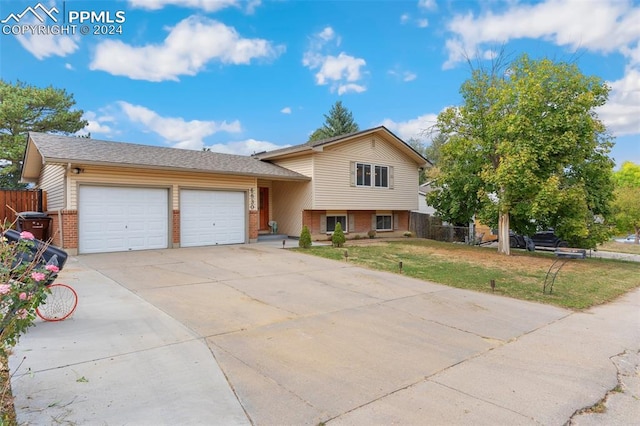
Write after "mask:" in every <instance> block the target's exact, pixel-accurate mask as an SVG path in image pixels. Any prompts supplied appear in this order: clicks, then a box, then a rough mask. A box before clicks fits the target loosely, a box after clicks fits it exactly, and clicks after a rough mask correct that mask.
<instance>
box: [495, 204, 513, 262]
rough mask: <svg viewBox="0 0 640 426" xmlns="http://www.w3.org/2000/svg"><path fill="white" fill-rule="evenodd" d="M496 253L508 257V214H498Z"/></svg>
mask: <svg viewBox="0 0 640 426" xmlns="http://www.w3.org/2000/svg"><path fill="white" fill-rule="evenodd" d="M498 253H502V254H505V255H507V256H509V255H510V254H511V244H510V241H509V213H508V212H507V213H502V212H500V216H498Z"/></svg>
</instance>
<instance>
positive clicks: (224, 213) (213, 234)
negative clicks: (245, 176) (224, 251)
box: [180, 190, 246, 247]
mask: <svg viewBox="0 0 640 426" xmlns="http://www.w3.org/2000/svg"><path fill="white" fill-rule="evenodd" d="M245 218H246V210H245V194H244V192H231V191H207V190H182V191H180V245H181V246H183V247H193V246H204V245H216V244H238V243H244V242H245V236H246V219H245Z"/></svg>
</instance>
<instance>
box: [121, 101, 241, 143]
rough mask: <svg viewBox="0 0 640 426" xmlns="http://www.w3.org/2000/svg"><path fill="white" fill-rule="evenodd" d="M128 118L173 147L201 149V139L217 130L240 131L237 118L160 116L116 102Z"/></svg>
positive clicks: (140, 107) (138, 106) (141, 108)
mask: <svg viewBox="0 0 640 426" xmlns="http://www.w3.org/2000/svg"><path fill="white" fill-rule="evenodd" d="M118 104H119V105H120V108H122V111H123V112H124V113H125V114H126V116H127V117H128V118H129V120H131V121H133V122H135V123H140V124H142V125H144V126H145V128H146V129H147V130H150V131H152V132H154V133H156V134H158V135H160V136H161V137H163V138H164V139H165V141H166V142H167V143H169V144H170V145H171V146H173V147H174V148H185V149H202V147H203V146H204V142H203V139H204V138H206V137H207V136H211V135H213V134H214V133H218V132H228V133H237V132H240V131H242V126H241V125H240V122H239V121H238V120H235V121H232V122H231V123H228V122H226V121H223V122H215V121H200V120H191V121H186V120H185V119H183V118H179V117H162V116H160V115H159V114H158V113H156V112H155V111H152V110H150V109H148V108H145V107H143V106H140V105H132V104H130V103H128V102H124V101H120V102H118Z"/></svg>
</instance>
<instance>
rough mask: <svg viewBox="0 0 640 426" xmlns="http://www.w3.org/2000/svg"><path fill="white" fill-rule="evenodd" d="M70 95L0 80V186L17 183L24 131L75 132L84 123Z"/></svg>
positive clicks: (5, 186)
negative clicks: (74, 107) (74, 108)
mask: <svg viewBox="0 0 640 426" xmlns="http://www.w3.org/2000/svg"><path fill="white" fill-rule="evenodd" d="M74 105H75V101H74V99H73V95H70V94H68V93H67V92H66V91H64V90H63V89H56V88H53V87H51V86H50V87H46V88H39V87H35V86H31V85H28V84H26V83H24V82H21V81H18V82H16V83H15V84H12V83H9V82H6V81H4V80H0V188H22V187H24V185H22V184H20V183H19V180H20V171H21V167H22V158H23V156H24V150H25V147H26V137H25V136H26V134H27V132H30V131H34V132H53V133H63V134H69V133H75V132H77V131H79V130H81V129H82V128H84V127H85V126H86V125H87V122H86V121H85V120H83V119H82V114H83V111H82V110H72V108H73V106H74Z"/></svg>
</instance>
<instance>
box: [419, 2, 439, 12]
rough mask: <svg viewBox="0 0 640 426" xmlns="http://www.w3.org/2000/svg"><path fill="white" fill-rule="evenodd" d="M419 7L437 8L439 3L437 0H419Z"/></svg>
mask: <svg viewBox="0 0 640 426" xmlns="http://www.w3.org/2000/svg"><path fill="white" fill-rule="evenodd" d="M418 7H419V8H421V9H426V10H436V9H437V8H438V5H437V4H436V0H418Z"/></svg>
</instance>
